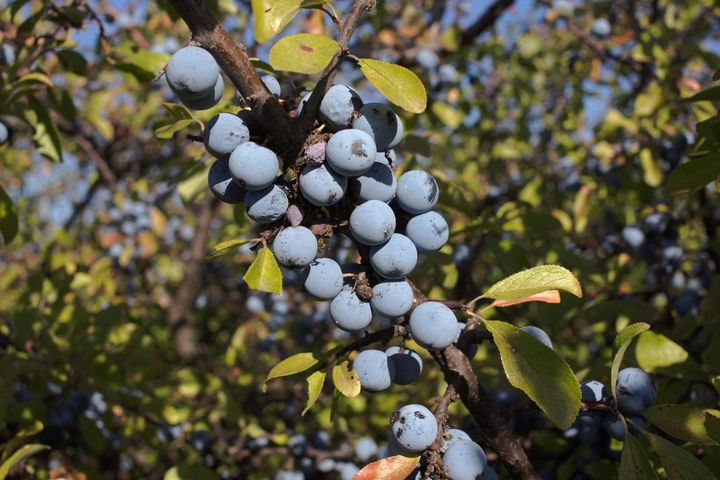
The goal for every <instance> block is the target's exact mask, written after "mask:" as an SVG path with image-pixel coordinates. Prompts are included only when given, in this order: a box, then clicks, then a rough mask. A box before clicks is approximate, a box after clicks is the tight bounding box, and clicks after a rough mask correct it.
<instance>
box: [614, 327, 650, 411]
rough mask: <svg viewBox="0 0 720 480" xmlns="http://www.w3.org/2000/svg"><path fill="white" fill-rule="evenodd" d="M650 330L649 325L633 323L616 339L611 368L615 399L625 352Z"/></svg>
mask: <svg viewBox="0 0 720 480" xmlns="http://www.w3.org/2000/svg"><path fill="white" fill-rule="evenodd" d="M648 328H650V325H648V324H647V323H642V322H640V323H633V324H632V325H628V326H627V327H625V328H623V329H622V331H621V332H620V333H618V334H617V336H616V337H615V341H614V342H613V362H612V366H611V367H610V389H611V390H612V394H613V398H617V392H616V391H615V390H616V389H615V383H616V382H617V375H618V372H619V371H620V364H622V360H623V357H624V356H625V351H626V350H627V349H628V347H629V346H630V342H631V341H632V339H633V338H635V337H636V336H637V335H640V334H641V333H642V332H644V331H645V330H647V329H648Z"/></svg>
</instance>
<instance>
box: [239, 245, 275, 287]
mask: <svg viewBox="0 0 720 480" xmlns="http://www.w3.org/2000/svg"><path fill="white" fill-rule="evenodd" d="M243 280H245V283H247V284H248V286H249V287H250V288H252V289H253V290H260V291H261V292H269V293H277V294H279V293H282V272H281V271H280V267H279V266H278V264H277V261H276V260H275V255H273V253H272V251H271V250H270V249H269V248H268V247H263V248H261V249H260V251H259V252H258V256H257V257H256V258H255V260H254V261H253V263H252V265H250V268H248V271H247V272H245V275H243Z"/></svg>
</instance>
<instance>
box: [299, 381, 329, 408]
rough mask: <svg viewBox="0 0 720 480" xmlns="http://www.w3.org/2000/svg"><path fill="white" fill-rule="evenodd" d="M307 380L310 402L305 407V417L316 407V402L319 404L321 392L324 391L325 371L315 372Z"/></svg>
mask: <svg viewBox="0 0 720 480" xmlns="http://www.w3.org/2000/svg"><path fill="white" fill-rule="evenodd" d="M305 380H307V384H308V401H307V405H305V409H304V410H303V411H302V414H303V415H305V413H307V411H308V410H310V408H311V407H312V406H313V405H315V402H317V399H318V397H319V396H320V392H321V391H322V387H323V384H324V383H325V371H324V370H318V371H316V372H313V373H312V374H310V376H309V377H307V378H306V379H305Z"/></svg>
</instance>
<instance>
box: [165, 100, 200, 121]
mask: <svg viewBox="0 0 720 480" xmlns="http://www.w3.org/2000/svg"><path fill="white" fill-rule="evenodd" d="M163 107H165V110H167V111H168V113H169V114H170V116H171V117H172V118H173V119H175V120H187V119H190V118H193V115H192V113H191V112H190V110H188V108H187V107H186V106H185V105H182V104H179V103H163Z"/></svg>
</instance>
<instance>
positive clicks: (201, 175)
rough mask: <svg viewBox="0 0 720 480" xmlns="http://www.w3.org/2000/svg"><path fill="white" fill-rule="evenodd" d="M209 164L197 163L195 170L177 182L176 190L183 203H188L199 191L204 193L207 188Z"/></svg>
mask: <svg viewBox="0 0 720 480" xmlns="http://www.w3.org/2000/svg"><path fill="white" fill-rule="evenodd" d="M209 170H210V165H207V166H203V165H198V168H197V170H196V169H193V171H194V173H192V174H191V175H189V176H188V177H187V178H185V179H183V180H181V181H180V182H178V184H177V192H178V194H179V195H180V198H182V199H183V201H184V202H185V203H190V202H191V201H192V200H193V199H194V198H195V197H197V196H198V195H199V194H201V193H206V192H207V188H208V171H209Z"/></svg>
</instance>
